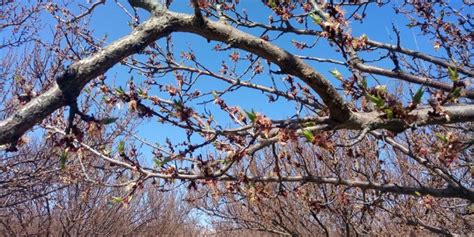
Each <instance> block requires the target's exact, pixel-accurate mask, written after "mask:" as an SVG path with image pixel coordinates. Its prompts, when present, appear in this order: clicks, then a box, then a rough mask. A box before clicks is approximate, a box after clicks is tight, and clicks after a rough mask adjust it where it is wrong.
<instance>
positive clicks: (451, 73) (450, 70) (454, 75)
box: [448, 67, 459, 82]
mask: <svg viewBox="0 0 474 237" xmlns="http://www.w3.org/2000/svg"><path fill="white" fill-rule="evenodd" d="M448 75H449V79H451V81H453V82H456V81H458V79H459V74H458V71H457V70H456V68H452V67H448Z"/></svg>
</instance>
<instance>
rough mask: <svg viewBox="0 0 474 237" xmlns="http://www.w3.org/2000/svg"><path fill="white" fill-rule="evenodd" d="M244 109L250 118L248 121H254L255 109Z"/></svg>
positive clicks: (255, 116)
mask: <svg viewBox="0 0 474 237" xmlns="http://www.w3.org/2000/svg"><path fill="white" fill-rule="evenodd" d="M244 111H245V113H246V114H247V117H248V118H249V119H250V121H252V123H253V122H255V119H256V118H257V114H255V111H253V109H252V111H250V112H249V111H246V110H244Z"/></svg>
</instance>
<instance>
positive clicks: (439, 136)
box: [435, 132, 449, 143]
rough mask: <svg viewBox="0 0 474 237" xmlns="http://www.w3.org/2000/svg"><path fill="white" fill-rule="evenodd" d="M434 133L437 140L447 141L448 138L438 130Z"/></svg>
mask: <svg viewBox="0 0 474 237" xmlns="http://www.w3.org/2000/svg"><path fill="white" fill-rule="evenodd" d="M435 135H436V137H437V138H438V139H439V140H441V141H443V142H446V143H447V142H449V140H448V138H447V137H446V136H445V135H443V134H441V133H439V132H437V133H436V134H435Z"/></svg>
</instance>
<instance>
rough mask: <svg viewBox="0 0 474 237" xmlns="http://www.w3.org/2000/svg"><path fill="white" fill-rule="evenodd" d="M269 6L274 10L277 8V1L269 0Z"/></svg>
mask: <svg viewBox="0 0 474 237" xmlns="http://www.w3.org/2000/svg"><path fill="white" fill-rule="evenodd" d="M267 5H268V6H269V7H271V8H272V9H273V8H276V7H277V4H276V2H275V0H268V2H267Z"/></svg>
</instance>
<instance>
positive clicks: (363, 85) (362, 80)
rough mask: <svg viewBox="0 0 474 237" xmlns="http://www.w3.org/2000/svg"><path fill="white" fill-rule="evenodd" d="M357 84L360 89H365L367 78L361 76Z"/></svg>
mask: <svg viewBox="0 0 474 237" xmlns="http://www.w3.org/2000/svg"><path fill="white" fill-rule="evenodd" d="M359 86H360V87H361V88H362V89H367V79H365V77H364V78H362V79H361V80H360V81H359Z"/></svg>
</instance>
